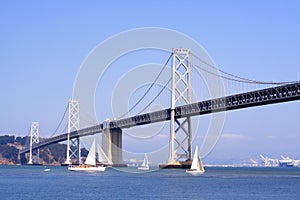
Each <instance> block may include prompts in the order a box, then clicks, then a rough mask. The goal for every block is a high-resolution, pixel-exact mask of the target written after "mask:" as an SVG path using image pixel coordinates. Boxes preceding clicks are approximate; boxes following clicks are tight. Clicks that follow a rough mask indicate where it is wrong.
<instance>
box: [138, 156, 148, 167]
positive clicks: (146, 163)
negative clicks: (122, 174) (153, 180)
mask: <svg viewBox="0 0 300 200" xmlns="http://www.w3.org/2000/svg"><path fill="white" fill-rule="evenodd" d="M138 170H149V163H148V157H147V154H145V156H144V161H143V163H142V165H141V166H140V167H138Z"/></svg>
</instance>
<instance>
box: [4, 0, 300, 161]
mask: <svg viewBox="0 0 300 200" xmlns="http://www.w3.org/2000/svg"><path fill="white" fill-rule="evenodd" d="M133 3H134V2H130V3H125V2H117V1H116V2H114V1H111V2H97V1H92V2H88V3H79V2H72V3H70V2H59V1H57V2H56V1H54V2H34V1H26V2H17V3H16V2H9V1H7V2H1V3H0V5H1V6H0V26H1V33H0V36H1V37H0V42H1V47H0V51H1V54H0V65H1V66H0V74H1V79H0V83H1V86H0V89H1V90H0V91H1V92H2V98H1V100H0V106H1V107H0V108H1V113H2V114H1V115H0V116H1V118H0V134H1V135H4V134H10V135H16V136H26V135H28V133H29V128H30V123H31V122H32V121H39V122H40V135H41V137H49V136H51V134H52V133H53V131H54V130H55V128H56V127H57V125H58V123H59V120H60V119H61V116H62V114H63V112H64V110H65V107H66V105H67V103H68V101H69V99H70V98H72V94H73V88H74V82H75V80H76V77H77V75H78V72H79V70H80V66H81V65H82V64H83V63H84V61H85V59H86V58H87V57H88V55H89V54H90V52H91V51H92V50H93V49H94V48H96V46H97V45H99V44H100V43H102V42H103V41H105V40H107V39H108V38H110V37H112V36H114V35H116V34H119V33H120V32H124V31H127V30H131V29H135V28H143V27H158V28H165V29H170V30H174V31H178V32H180V33H183V34H185V35H187V36H188V37H190V38H192V39H193V40H195V41H196V42H197V43H199V44H200V45H202V46H203V48H204V49H205V50H206V51H207V52H208V54H209V55H210V56H211V58H212V60H213V61H214V62H215V64H216V66H217V67H218V68H220V69H222V70H224V71H226V72H229V73H232V74H235V75H239V76H242V77H245V78H250V79H255V80H261V81H292V80H299V77H300V62H299V55H298V54H299V47H300V37H299V35H300V25H299V20H300V13H299V12H298V8H299V6H300V2H298V1H287V2H283V1H265V2H261V1H242V2H239V1H226V2H218V1H216V2H214V1H213V2H211V1H210V2H202V1H191V2H187V3H182V2H176V1H163V2H158V1H157V2H156V1H154V2H138V3H134V6H133V5H132V4H133ZM178 3H179V4H180V6H178ZM116 4H118V6H116ZM122 45H123V46H124V44H120V48H122ZM146 53H149V55H146V54H145V52H144V53H143V52H141V53H137V54H135V55H127V57H126V56H124V58H123V57H122V59H120V60H118V61H116V62H115V63H113V64H112V67H111V68H110V70H107V71H106V77H105V79H104V82H101V83H99V85H100V84H103V85H101V86H99V87H98V90H97V91H96V96H95V99H96V100H97V101H96V105H95V108H96V112H97V118H98V120H99V121H100V122H101V121H103V120H105V118H107V117H111V116H112V113H111V112H112V111H111V110H110V108H111V101H110V99H108V98H107V97H106V96H102V93H101V92H103V91H100V89H102V88H104V89H108V88H110V87H113V86H107V85H105V83H106V82H107V81H110V80H113V81H115V82H117V80H119V79H120V78H121V77H122V76H123V75H124V74H125V73H127V72H129V71H130V70H133V69H134V68H135V67H136V66H138V65H140V64H143V63H144V62H147V63H150V62H153V63H159V64H164V62H165V61H166V59H167V57H168V54H167V53H160V54H153V53H152V52H146ZM104 56H105V55H104ZM118 67H119V68H118ZM105 81H106V82H105ZM194 87H195V86H194ZM140 90H142V89H141V88H140ZM157 91H158V89H156V90H155V91H154V92H153V93H155V92H157ZM142 93H143V92H142V91H138V92H137V93H136V94H135V95H136V96H135V98H138V95H139V94H142ZM153 93H152V95H153ZM103 94H105V95H107V94H106V93H105V92H104V93H103ZM200 96H201V95H200ZM133 99H134V98H133ZM160 101H162V102H164V101H166V100H165V99H161V100H160ZM130 103H133V102H130ZM164 103H165V102H164ZM299 111H300V102H298V101H295V102H289V103H283V104H276V105H270V106H264V107H255V108H248V109H243V110H237V111H229V112H227V113H226V120H225V124H224V128H223V131H222V135H221V137H220V139H219V141H218V142H217V144H216V146H215V147H214V149H213V150H212V152H211V153H210V154H209V155H208V156H206V157H205V158H204V159H203V161H204V163H205V162H206V163H240V162H243V161H249V160H250V158H254V159H255V158H258V159H259V155H260V154H263V155H265V156H268V157H274V158H279V157H280V156H281V155H283V156H289V157H292V158H294V159H296V158H298V159H299V158H300V145H299V142H298V141H299V140H300V131H299V128H298V124H299ZM83 112H84V111H83ZM197 119H199V124H200V125H199V130H198V132H197V134H198V135H197V138H196V139H195V141H194V144H198V145H201V142H202V140H203V137H204V134H205V133H204V132H203V130H204V129H205V127H206V126H207V124H209V122H210V117H209V116H204V117H198V118H197ZM195 134H196V133H195ZM164 136H165V138H163V139H162V141H167V136H168V129H167V128H166V130H165V133H164ZM128 141H130V142H129V143H127V144H124V146H125V148H127V149H130V150H132V151H134V150H135V149H138V151H139V152H140V151H141V152H143V151H147V149H151V148H150V147H148V146H147V144H146V143H143V142H142V144H144V146H143V145H141V144H137V143H136V141H131V140H130V139H128ZM125 143H126V141H125ZM158 146H159V145H158ZM133 159H134V158H133ZM136 159H138V158H136ZM163 159H165V158H163ZM157 162H160V161H157Z"/></svg>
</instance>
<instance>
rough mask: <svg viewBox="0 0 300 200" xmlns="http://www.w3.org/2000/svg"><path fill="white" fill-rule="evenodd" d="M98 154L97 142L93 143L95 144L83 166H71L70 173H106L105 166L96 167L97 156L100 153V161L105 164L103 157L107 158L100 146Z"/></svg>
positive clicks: (98, 146)
mask: <svg viewBox="0 0 300 200" xmlns="http://www.w3.org/2000/svg"><path fill="white" fill-rule="evenodd" d="M97 149H98V152H97V151H96V140H94V141H93V144H92V146H91V148H90V151H89V154H88V156H87V158H86V160H85V162H84V164H83V165H78V166H73V165H70V166H69V167H68V170H70V171H91V172H92V171H93V172H103V171H105V169H106V167H105V166H97V165H96V160H97V158H96V155H97V153H98V161H99V162H103V160H101V159H103V157H106V156H105V154H104V152H103V150H102V148H101V147H100V145H99V144H98V145H97ZM106 158H107V157H106ZM99 159H100V160H99Z"/></svg>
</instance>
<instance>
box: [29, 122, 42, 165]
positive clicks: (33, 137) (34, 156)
mask: <svg viewBox="0 0 300 200" xmlns="http://www.w3.org/2000/svg"><path fill="white" fill-rule="evenodd" d="M39 142H40V140H39V123H38V122H31V127H30V146H29V160H28V164H30V165H32V164H40V157H39V149H34V150H33V149H32V146H33V145H34V144H37V143H39Z"/></svg>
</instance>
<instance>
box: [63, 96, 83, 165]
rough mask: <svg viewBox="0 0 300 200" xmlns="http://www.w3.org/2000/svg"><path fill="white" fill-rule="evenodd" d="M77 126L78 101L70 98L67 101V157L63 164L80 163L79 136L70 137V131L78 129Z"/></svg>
mask: <svg viewBox="0 0 300 200" xmlns="http://www.w3.org/2000/svg"><path fill="white" fill-rule="evenodd" d="M79 128H80V127H79V101H78V100H74V99H71V100H70V101H69V115H68V139H67V157H66V161H65V164H72V163H76V164H81V160H80V156H81V152H80V141H79V137H76V138H73V139H71V138H70V133H71V132H72V131H77V130H79Z"/></svg>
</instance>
